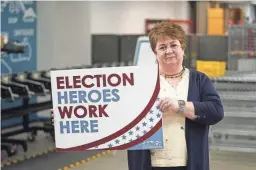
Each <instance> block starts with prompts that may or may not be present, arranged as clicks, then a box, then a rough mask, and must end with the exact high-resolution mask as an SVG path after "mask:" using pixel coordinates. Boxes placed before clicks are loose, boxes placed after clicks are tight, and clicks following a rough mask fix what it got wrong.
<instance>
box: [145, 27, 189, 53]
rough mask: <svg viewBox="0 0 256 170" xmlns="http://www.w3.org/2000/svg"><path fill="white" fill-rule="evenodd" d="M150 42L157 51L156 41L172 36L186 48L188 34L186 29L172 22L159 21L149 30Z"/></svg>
mask: <svg viewBox="0 0 256 170" xmlns="http://www.w3.org/2000/svg"><path fill="white" fill-rule="evenodd" d="M148 36H149V42H150V45H151V49H152V50H153V51H154V52H155V48H156V43H157V41H158V40H159V39H161V38H163V37H166V36H167V37H172V38H176V39H178V40H179V41H180V44H181V48H182V49H183V50H184V49H185V48H186V34H185V31H184V29H183V28H182V27H181V26H180V25H178V24H175V23H172V22H160V23H157V24H156V25H155V26H154V27H153V28H152V29H151V30H150V32H149V34H148Z"/></svg>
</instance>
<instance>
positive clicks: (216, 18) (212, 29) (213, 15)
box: [208, 8, 225, 35]
mask: <svg viewBox="0 0 256 170" xmlns="http://www.w3.org/2000/svg"><path fill="white" fill-rule="evenodd" d="M224 23H225V15H224V9H223V8H208V35H223V34H225V25H224Z"/></svg>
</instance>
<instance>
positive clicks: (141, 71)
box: [51, 64, 158, 149]
mask: <svg viewBox="0 0 256 170" xmlns="http://www.w3.org/2000/svg"><path fill="white" fill-rule="evenodd" d="M113 73H116V74H119V75H120V74H122V73H127V74H128V75H129V73H134V86H129V85H128V86H120V87H104V88H102V87H99V88H97V87H94V88H91V89H83V88H80V89H79V88H76V89H57V82H56V77H58V76H69V77H70V79H71V77H72V76H75V75H80V76H83V75H97V74H106V75H110V74H113ZM157 81H158V67H157V64H155V65H146V66H129V67H110V68H94V69H78V70H57V71H51V84H52V101H53V110H54V120H55V126H54V127H55V140H56V147H57V148H62V149H67V148H71V147H76V146H81V145H85V144H88V143H91V142H94V141H97V140H100V139H102V138H105V137H107V136H109V135H111V134H113V133H115V132H117V131H119V130H120V129H122V128H123V127H125V126H126V125H128V124H129V123H131V122H132V121H133V120H134V119H135V118H136V117H138V115H139V114H140V113H141V112H142V111H143V110H144V108H145V107H146V106H147V105H148V103H149V101H150V99H151V98H152V95H153V92H154V90H155V88H156V82H157ZM113 88H117V89H118V90H119V93H118V94H119V96H120V100H119V102H111V103H108V106H107V107H106V109H105V111H106V113H107V114H108V115H109V117H101V118H88V117H85V118H83V119H78V118H76V117H75V115H72V117H71V118H70V119H69V118H65V119H61V118H60V114H59V113H58V106H65V104H62V105H58V99H57V91H73V90H75V91H79V90H83V91H87V93H88V92H89V91H90V90H99V91H101V90H102V89H113ZM100 104H101V105H104V104H106V103H103V102H102V101H101V102H99V103H96V104H95V105H100ZM67 105H69V106H70V105H71V104H67ZM72 105H73V106H77V105H81V104H72ZM82 105H84V106H86V105H90V103H85V104H82ZM91 119H93V120H95V119H97V120H98V129H99V132H98V133H69V134H67V133H65V134H61V133H60V121H66V120H68V121H71V120H91ZM113 122H115V123H114V124H113ZM99 149H104V148H100V147H99Z"/></svg>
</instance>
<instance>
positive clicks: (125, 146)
mask: <svg viewBox="0 0 256 170" xmlns="http://www.w3.org/2000/svg"><path fill="white" fill-rule="evenodd" d="M51 84H52V101H53V111H54V121H55V123H54V127H55V140H56V149H57V151H84V150H97V149H110V150H111V149H114V150H138V149H160V148H163V134H162V113H161V111H160V110H159V107H158V102H159V99H158V95H159V91H160V84H159V74H158V66H157V64H155V65H148V66H140V67H138V66H131V67H110V68H93V69H79V70H55V71H51Z"/></svg>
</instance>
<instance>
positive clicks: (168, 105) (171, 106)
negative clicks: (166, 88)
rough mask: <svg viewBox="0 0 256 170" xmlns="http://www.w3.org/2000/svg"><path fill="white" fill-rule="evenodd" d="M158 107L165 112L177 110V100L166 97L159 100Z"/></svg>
mask: <svg viewBox="0 0 256 170" xmlns="http://www.w3.org/2000/svg"><path fill="white" fill-rule="evenodd" d="M159 108H160V110H161V111H162V112H167V111H173V112H177V111H178V109H179V104H178V102H177V101H175V100H173V99H171V98H169V97H167V98H164V99H161V100H160V102H159Z"/></svg>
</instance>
